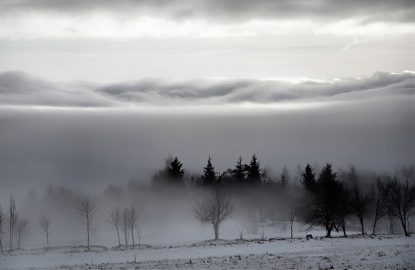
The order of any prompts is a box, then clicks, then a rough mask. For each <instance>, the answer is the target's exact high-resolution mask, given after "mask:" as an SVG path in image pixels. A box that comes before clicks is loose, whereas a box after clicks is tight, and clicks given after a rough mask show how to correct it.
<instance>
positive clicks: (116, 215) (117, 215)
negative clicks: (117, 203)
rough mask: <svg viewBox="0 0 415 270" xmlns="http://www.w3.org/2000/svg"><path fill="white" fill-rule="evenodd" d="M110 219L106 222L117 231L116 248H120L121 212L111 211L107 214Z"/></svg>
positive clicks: (118, 209) (117, 209) (117, 210)
mask: <svg viewBox="0 0 415 270" xmlns="http://www.w3.org/2000/svg"><path fill="white" fill-rule="evenodd" d="M109 215H110V218H109V219H107V220H106V221H107V222H108V223H109V224H111V225H112V226H114V227H115V229H116V230H117V236H118V246H121V240H120V230H119V229H120V223H121V211H120V208H118V207H117V208H115V209H112V210H111V212H110V213H109Z"/></svg>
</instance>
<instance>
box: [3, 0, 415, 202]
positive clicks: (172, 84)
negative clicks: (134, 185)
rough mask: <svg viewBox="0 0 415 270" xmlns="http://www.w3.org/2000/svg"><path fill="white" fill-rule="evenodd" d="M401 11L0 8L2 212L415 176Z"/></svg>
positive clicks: (76, 1)
mask: <svg viewBox="0 0 415 270" xmlns="http://www.w3.org/2000/svg"><path fill="white" fill-rule="evenodd" d="M414 19H415V2H414V1H410V0H396V1H387V0H380V1H370V0H360V1H357V0H350V1H340V0H334V1H333V0H330V1H328V0H310V1H297V0H295V1H292V0H290V1H289V0H278V1H275V0H273V1H271V0H258V1H245V0H238V1H237V0H221V1H219V0H196V1H186V0H185V1H178V0H177V1H175V0H173V1H164V0H157V1H150V0H148V1H146V0H143V1H133V0H120V1H107V0H104V1H97V0H91V1H83V0H73V1H64V0H17V1H16V0H0V196H1V195H2V194H1V193H3V194H5V193H10V192H13V191H14V190H17V189H20V188H21V187H24V188H25V189H31V188H36V187H42V188H43V186H44V185H47V184H49V183H52V184H53V185H61V184H64V185H67V186H72V187H77V188H78V189H84V188H97V189H99V188H103V187H104V186H105V185H107V184H108V183H110V182H117V181H126V180H129V179H131V178H132V177H136V178H140V179H143V180H145V181H147V180H148V179H149V178H150V177H151V175H152V174H153V173H154V172H155V171H156V170H158V169H160V168H162V167H163V165H164V159H165V158H166V157H168V155H169V154H171V155H173V156H178V157H179V159H180V160H181V161H182V162H183V164H184V167H185V168H187V169H188V171H196V172H201V171H202V168H203V166H204V165H205V164H206V161H207V159H208V156H209V155H210V156H211V157H212V162H213V165H214V166H215V167H216V168H217V170H218V171H224V170H226V169H227V168H229V167H233V166H234V165H235V163H236V160H237V159H238V157H239V156H242V158H243V159H244V161H245V162H249V160H250V158H251V156H252V155H253V154H254V153H255V154H256V155H257V156H258V158H259V159H260V161H261V163H262V165H263V167H266V168H267V169H269V170H270V171H271V172H273V173H274V174H275V175H278V174H279V173H280V170H281V169H282V168H283V167H284V166H285V165H287V167H289V168H290V169H291V170H294V169H295V168H296V165H297V164H300V165H301V166H303V167H304V166H305V165H306V164H307V163H310V164H316V165H317V164H320V165H322V164H325V163H326V162H330V163H333V164H334V165H335V168H339V167H341V166H343V167H347V165H348V164H355V165H357V166H360V167H362V168H367V169H372V170H377V171H383V170H393V169H394V168H396V166H402V165H410V164H413V163H414V162H415V139H414V138H415V121H414V118H415V98H414V94H415V50H414V49H415V46H414V45H415V20H414Z"/></svg>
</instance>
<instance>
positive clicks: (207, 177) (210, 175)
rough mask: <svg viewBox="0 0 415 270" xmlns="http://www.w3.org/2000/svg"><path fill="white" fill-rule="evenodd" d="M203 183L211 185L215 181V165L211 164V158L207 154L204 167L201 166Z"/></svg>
mask: <svg viewBox="0 0 415 270" xmlns="http://www.w3.org/2000/svg"><path fill="white" fill-rule="evenodd" d="M202 180H203V185H206V186H211V185H213V184H214V183H215V182H216V180H217V179H216V172H215V167H213V165H212V158H211V157H210V156H209V159H208V162H207V164H206V167H204V168H203V176H202Z"/></svg>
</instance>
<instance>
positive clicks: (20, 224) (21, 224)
mask: <svg viewBox="0 0 415 270" xmlns="http://www.w3.org/2000/svg"><path fill="white" fill-rule="evenodd" d="M28 222H29V221H28V220H27V219H18V220H17V248H20V239H21V236H22V234H23V231H24V229H25V228H26V225H27V223H28Z"/></svg>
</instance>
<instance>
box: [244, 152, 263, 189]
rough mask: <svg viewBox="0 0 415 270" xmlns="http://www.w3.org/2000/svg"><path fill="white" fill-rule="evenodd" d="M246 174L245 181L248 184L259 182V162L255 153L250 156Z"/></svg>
mask: <svg viewBox="0 0 415 270" xmlns="http://www.w3.org/2000/svg"><path fill="white" fill-rule="evenodd" d="M247 170H248V176H247V178H248V179H247V180H248V181H247V182H248V183H250V184H259V183H261V163H260V162H259V161H258V159H257V157H256V155H255V154H254V155H253V156H252V159H251V162H250V163H249V166H247Z"/></svg>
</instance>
